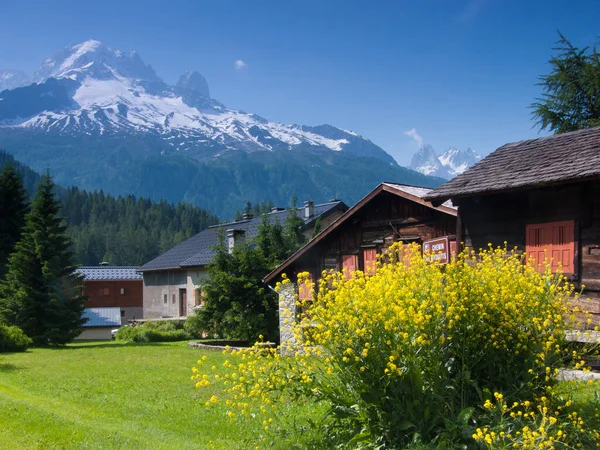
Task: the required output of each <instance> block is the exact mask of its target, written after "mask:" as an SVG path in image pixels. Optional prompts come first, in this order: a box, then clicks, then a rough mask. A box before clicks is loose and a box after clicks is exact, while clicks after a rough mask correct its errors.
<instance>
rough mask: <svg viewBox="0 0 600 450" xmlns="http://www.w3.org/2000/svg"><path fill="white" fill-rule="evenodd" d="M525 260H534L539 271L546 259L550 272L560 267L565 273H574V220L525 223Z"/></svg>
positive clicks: (542, 268)
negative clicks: (550, 268)
mask: <svg viewBox="0 0 600 450" xmlns="http://www.w3.org/2000/svg"><path fill="white" fill-rule="evenodd" d="M525 252H526V255H527V261H535V263H536V265H537V268H538V270H539V271H540V272H543V271H544V269H545V264H546V262H547V261H548V262H549V263H550V264H551V267H552V272H556V271H558V269H559V268H560V269H561V270H562V273H564V274H565V275H573V274H574V273H575V222H574V221H573V220H566V221H562V222H547V223H536V224H531V225H527V229H526V241H525Z"/></svg>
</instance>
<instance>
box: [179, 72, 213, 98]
mask: <svg viewBox="0 0 600 450" xmlns="http://www.w3.org/2000/svg"><path fill="white" fill-rule="evenodd" d="M177 87H178V88H181V89H185V90H191V91H196V92H197V93H198V94H200V95H202V96H204V97H206V98H210V91H209V89H208V83H207V82H206V78H204V77H203V76H202V74H200V73H199V72H195V71H194V72H189V71H188V72H186V73H184V74H183V75H181V76H180V77H179V81H178V82H177Z"/></svg>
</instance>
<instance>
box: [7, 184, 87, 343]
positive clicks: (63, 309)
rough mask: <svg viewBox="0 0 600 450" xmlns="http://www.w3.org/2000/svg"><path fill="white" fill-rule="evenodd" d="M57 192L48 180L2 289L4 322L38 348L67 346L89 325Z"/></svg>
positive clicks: (40, 193) (42, 186) (79, 279)
mask: <svg viewBox="0 0 600 450" xmlns="http://www.w3.org/2000/svg"><path fill="white" fill-rule="evenodd" d="M53 189H54V183H53V182H52V179H51V177H50V175H49V174H46V175H45V176H44V177H42V181H41V183H40V185H39V187H38V191H37V193H36V195H35V198H34V200H33V202H32V204H31V211H30V212H29V214H27V217H26V224H25V228H24V230H23V234H22V236H21V239H20V241H19V242H18V243H17V245H16V247H15V251H14V253H13V254H12V255H11V256H10V258H9V263H8V273H7V275H6V279H5V280H4V282H3V283H2V284H1V285H0V320H2V321H3V322H4V323H6V324H8V325H16V326H18V327H20V328H21V329H22V330H23V331H24V332H25V333H26V334H27V335H28V336H29V337H30V338H31V339H33V342H34V344H35V345H48V344H66V343H67V342H70V341H72V340H73V339H74V338H75V337H76V336H77V335H78V334H79V333H80V332H81V326H82V325H83V324H84V323H85V319H82V317H81V316H82V313H83V308H84V301H85V299H84V298H83V297H82V296H81V290H82V279H81V277H79V276H78V275H76V274H75V273H74V270H75V267H74V266H73V262H72V253H71V251H70V250H69V248H70V246H71V243H70V241H69V238H68V237H67V235H66V233H65V230H66V226H65V225H63V223H62V222H63V219H62V218H61V217H60V216H59V210H60V205H59V203H58V201H57V199H56V198H55V194H54V192H53Z"/></svg>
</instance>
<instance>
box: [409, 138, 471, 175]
mask: <svg viewBox="0 0 600 450" xmlns="http://www.w3.org/2000/svg"><path fill="white" fill-rule="evenodd" d="M480 159H481V156H479V155H478V154H477V153H476V152H475V151H473V150H472V149H471V148H467V149H466V150H459V149H457V148H456V147H450V148H448V150H446V151H445V152H444V153H442V155H440V156H438V155H437V154H436V152H435V151H434V150H433V147H432V146H431V145H424V146H422V147H421V148H420V149H419V151H418V152H417V153H415V154H414V155H413V158H412V161H411V164H410V166H409V167H410V168H411V169H413V170H416V171H417V172H421V173H423V174H425V175H434V176H438V177H441V178H446V179H450V178H453V177H455V176H456V175H459V174H461V173H463V172H464V171H465V170H467V169H468V168H469V167H471V166H472V165H473V164H475V163H476V162H477V161H479V160H480Z"/></svg>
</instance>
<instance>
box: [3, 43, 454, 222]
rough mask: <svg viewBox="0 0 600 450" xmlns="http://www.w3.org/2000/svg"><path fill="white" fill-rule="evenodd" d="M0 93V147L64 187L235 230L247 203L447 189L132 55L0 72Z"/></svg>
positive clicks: (80, 54) (102, 54) (85, 54)
mask: <svg viewBox="0 0 600 450" xmlns="http://www.w3.org/2000/svg"><path fill="white" fill-rule="evenodd" d="M3 88H6V89H5V90H3V91H2V92H0V147H2V148H4V149H5V150H6V151H8V152H10V153H12V154H13V155H14V156H15V157H16V158H17V159H18V160H20V161H22V162H23V163H25V164H27V165H29V166H31V167H32V168H34V169H36V170H38V171H40V170H45V169H46V168H48V169H50V171H51V173H52V174H54V176H55V179H56V181H57V182H58V183H60V184H62V185H65V186H66V185H77V186H79V187H82V188H85V189H89V190H94V189H102V190H104V191H105V192H109V193H112V194H115V195H118V194H133V195H138V196H144V197H148V198H152V199H161V198H162V199H165V200H167V201H170V202H176V201H179V200H184V201H187V202H191V203H193V204H196V205H198V206H201V207H203V208H207V209H209V210H210V211H212V212H214V213H216V214H218V215H219V216H221V217H223V218H228V217H231V216H232V215H233V213H234V211H236V210H239V209H241V208H242V207H243V206H244V205H245V204H246V202H252V203H260V202H262V201H264V200H267V201H273V202H274V203H275V204H279V205H286V204H288V202H289V199H290V197H291V196H292V195H296V196H297V197H298V199H300V200H305V199H311V200H315V201H317V202H320V201H327V200H328V199H330V198H333V197H336V198H342V199H343V200H344V201H345V202H346V203H348V204H353V203H354V202H356V201H357V200H358V199H360V198H361V197H362V196H363V195H365V194H366V193H367V192H369V190H371V189H372V188H373V187H375V186H376V185H377V184H378V183H380V182H381V181H394V182H397V183H406V184H415V185H421V186H427V187H434V186H437V185H439V184H440V183H441V182H442V181H443V180H441V179H440V178H436V177H431V176H427V175H424V174H421V173H418V172H415V171H413V170H410V169H407V168H404V167H401V166H399V165H398V164H397V163H396V162H395V161H394V159H393V158H392V157H391V156H390V155H389V154H388V153H386V152H385V151H384V150H383V149H382V148H381V147H379V146H377V145H375V144H374V143H373V142H371V141H370V140H368V139H366V138H364V137H362V136H360V135H358V134H357V133H355V132H352V131H348V130H342V129H339V128H336V127H333V126H331V125H319V126H301V125H286V124H282V123H276V122H272V121H269V120H267V119H264V118H262V117H259V116H257V115H255V114H251V113H246V112H243V111H236V110H233V109H229V108H227V107H226V106H225V105H223V104H222V103H220V102H218V101H217V100H215V99H213V98H211V96H210V90H209V86H208V83H207V81H206V80H205V78H204V77H203V76H202V75H201V74H199V73H198V72H188V73H185V74H183V75H182V76H181V77H180V78H179V81H178V82H177V84H176V85H174V86H172V85H168V84H167V83H165V82H164V81H163V80H161V79H160V78H159V77H158V76H157V74H156V73H155V71H154V69H152V67H151V66H149V65H146V64H145V63H144V62H143V61H142V59H141V58H140V56H139V55H138V54H137V53H136V52H122V51H120V50H118V49H112V48H110V47H108V46H106V45H104V44H103V43H101V42H98V41H94V40H90V41H86V42H83V43H81V44H77V45H73V46H69V47H67V48H65V49H63V50H61V51H59V52H57V53H55V54H54V55H52V56H51V57H49V58H47V59H46V60H44V61H43V62H42V64H41V65H40V66H39V68H38V69H37V71H36V72H35V73H34V74H33V76H32V77H31V78H29V77H28V76H27V75H26V74H24V73H22V72H20V71H18V70H5V71H0V89H3Z"/></svg>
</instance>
